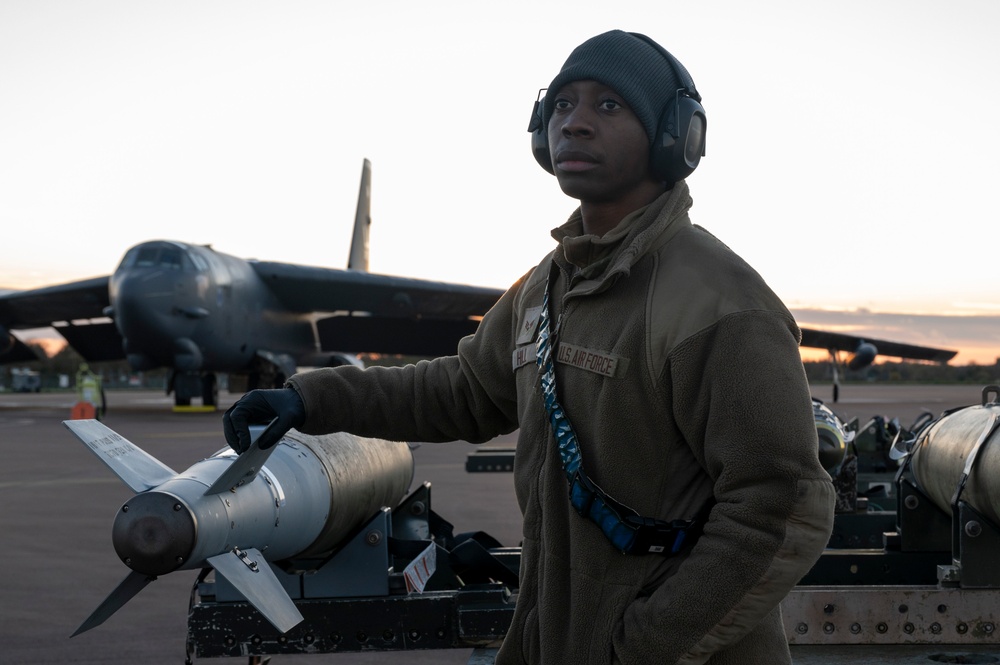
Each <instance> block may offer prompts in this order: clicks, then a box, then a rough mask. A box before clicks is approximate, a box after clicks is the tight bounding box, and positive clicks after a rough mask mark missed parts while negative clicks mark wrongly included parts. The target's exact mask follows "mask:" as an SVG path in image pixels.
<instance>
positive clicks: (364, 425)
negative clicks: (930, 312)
mask: <svg viewBox="0 0 1000 665" xmlns="http://www.w3.org/2000/svg"><path fill="white" fill-rule="evenodd" d="M689 79H690V77H689V76H688V74H687V72H686V71H684V70H683V68H682V67H681V66H680V65H679V63H677V62H676V61H675V60H674V59H673V58H672V56H670V55H669V54H668V53H667V52H666V51H664V50H663V49H662V48H661V47H660V46H659V45H657V44H656V43H655V42H652V41H651V40H649V39H648V38H646V37H644V36H642V35H637V34H633V33H626V32H621V31H617V30H616V31H612V32H608V33H605V34H602V35H598V36H597V37H594V38H592V39H590V40H588V41H587V42H585V43H584V44H582V45H581V46H579V47H578V48H577V49H576V50H574V51H573V53H572V54H571V55H570V57H569V59H568V60H567V61H566V63H565V65H564V66H563V68H562V70H561V71H560V73H559V74H558V75H557V76H556V77H555V79H554V80H553V82H552V84H551V85H550V86H549V88H548V91H547V93H546V95H545V97H544V99H543V100H542V101H541V102H540V103H539V104H537V105H536V108H537V115H536V116H535V118H534V119H533V129H535V130H536V131H535V148H536V158H538V160H539V163H540V164H542V165H543V167H545V168H546V169H547V170H550V171H552V172H554V174H555V175H556V178H557V179H558V181H559V185H560V187H561V188H562V190H563V191H564V192H565V193H566V194H568V195H570V196H572V197H574V198H576V199H578V200H579V201H580V207H579V209H578V210H577V211H576V212H575V213H574V214H573V215H572V216H571V217H570V219H569V221H568V222H566V223H565V224H564V225H563V226H561V227H560V228H558V229H556V230H555V231H554V232H553V237H554V238H555V239H556V240H557V241H558V243H559V244H558V247H557V248H556V249H555V250H554V251H553V252H552V253H551V254H550V255H549V256H547V257H545V259H543V260H542V262H541V263H540V264H539V265H538V267H536V268H535V269H533V270H531V271H530V272H528V273H527V275H525V277H523V278H522V279H521V280H520V281H519V282H517V283H516V284H515V285H514V286H512V287H511V288H510V290H509V291H508V292H507V293H506V294H505V295H504V296H503V297H502V298H501V299H500V301H499V302H498V303H497V304H496V306H494V307H493V309H491V310H490V312H489V313H488V314H487V315H486V316H485V317H484V318H483V321H482V323H481V324H480V326H479V329H478V331H477V333H476V334H475V335H473V336H470V337H467V338H465V339H463V340H462V341H461V342H460V344H459V347H458V353H457V355H455V356H451V357H446V358H438V359H435V360H433V361H421V362H419V363H417V364H416V365H409V366H406V367H398V368H370V369H367V370H362V369H359V368H355V367H340V368H335V369H322V370H317V371H313V372H306V373H302V374H298V375H296V376H293V377H292V378H291V379H290V380H289V382H288V387H287V388H285V389H283V390H276V391H255V392H252V393H249V394H248V395H247V396H245V397H244V398H243V399H242V400H241V401H240V402H238V403H237V404H236V405H234V407H233V409H231V411H230V412H229V413H228V414H227V415H226V418H225V428H226V436H227V439H228V440H229V442H230V444H231V445H232V446H233V447H234V448H236V449H237V450H243V449H245V448H246V447H247V446H249V433H248V431H247V429H246V424H247V422H266V421H268V420H270V419H271V418H272V417H274V416H276V415H277V416H279V417H280V419H281V423H282V426H283V428H285V429H287V427H289V426H294V427H298V428H299V429H300V430H302V431H304V432H307V433H321V432H329V431H337V430H343V431H348V432H352V433H355V434H358V435H362V436H373V437H382V438H388V439H399V440H416V441H450V440H457V439H461V440H466V441H472V442H482V441H487V440H489V439H491V438H493V437H495V436H497V435H500V434H504V433H507V432H511V431H513V430H514V429H515V428H520V430H519V435H518V444H517V460H516V464H515V469H514V476H515V489H516V492H517V498H518V502H519V505H520V508H521V511H522V513H523V515H524V540H523V542H522V550H521V574H520V580H521V582H520V589H519V593H518V598H517V607H516V612H515V615H514V618H513V622H512V625H511V627H510V630H509V632H508V634H507V637H506V639H505V640H504V643H503V646H502V648H501V649H500V652H499V654H498V656H497V660H496V662H497V663H501V664H503V665H508V664H513V663H530V664H532V665H536V664H539V663H542V664H545V665H550V664H555V663H592V664H594V665H610V664H613V663H614V664H617V663H621V664H622V665H639V664H647V663H650V664H652V663H657V664H663V663H685V664H688V663H712V664H713V665H724V664H729V663H732V664H736V663H739V664H740V665H753V664H754V663H760V664H762V665H763V664H765V663H766V664H767V665H774V664H776V663H789V662H790V657H789V652H788V646H787V641H786V638H785V635H784V632H783V628H782V623H781V616H780V612H779V609H778V603H779V602H780V601H781V599H782V598H783V597H784V596H785V594H786V593H787V592H788V591H789V590H790V589H791V588H792V586H793V585H794V584H795V583H796V582H797V581H798V580H799V579H800V577H801V576H802V575H803V574H804V573H805V572H807V571H808V570H809V568H810V567H811V566H812V564H813V563H814V561H815V560H816V558H817V557H818V556H819V554H820V553H821V551H822V549H823V547H824V546H825V544H826V542H827V538H828V537H829V533H830V529H831V527H832V517H833V501H834V493H833V488H832V485H831V483H830V478H829V476H828V475H827V474H826V472H825V471H824V470H823V469H822V467H821V466H820V464H819V462H818V459H817V439H816V430H815V424H814V420H813V415H812V407H811V402H810V396H809V391H808V386H807V384H806V379H805V375H804V371H803V368H802V364H801V360H800V357H799V354H798V335H799V331H798V328H797V327H796V325H795V323H794V321H793V320H792V317H791V315H790V314H789V313H788V311H787V310H786V309H785V307H784V306H783V305H782V303H781V302H780V301H779V300H778V298H777V297H776V296H775V295H774V294H773V293H772V292H771V290H770V289H769V288H768V287H767V286H766V285H765V284H764V282H763V280H762V279H761V278H760V276H759V275H758V274H757V273H756V272H754V271H753V270H752V269H751V268H750V267H749V266H748V265H746V263H744V262H743V261H742V260H741V259H740V258H739V257H737V256H736V255H735V254H733V253H732V252H731V251H730V250H729V249H728V248H727V247H725V245H723V244H722V243H720V242H719V241H718V240H716V239H715V238H714V237H712V236H711V235H710V234H709V233H708V232H706V231H705V230H703V229H701V228H699V227H696V226H693V225H692V224H691V222H690V220H689V218H688V215H687V211H688V208H689V207H690V206H691V198H690V196H689V194H688V188H687V185H686V184H685V182H684V181H683V180H682V179H679V178H678V176H677V174H678V173H680V177H683V175H686V173H689V172H690V171H691V170H692V168H693V166H695V165H697V158H698V157H699V156H700V153H701V151H702V148H703V140H704V135H703V130H704V111H703V109H701V107H700V104H698V103H697V101H698V96H697V92H696V91H695V90H694V85H693V83H691V82H690V80H689ZM681 116H684V117H681ZM680 126H685V127H686V129H680V130H679V129H678V127H680ZM664 128H666V129H664ZM672 143H673V144H678V145H679V146H680V154H678V153H677V150H676V148H677V145H671V144H672ZM689 143H690V145H688V144H689ZM664 146H666V147H667V152H668V153H669V154H667V155H664V154H663V152H664ZM692 148H693V149H692ZM664 162H666V163H664ZM536 350H537V353H536ZM553 361H554V362H553ZM553 424H554V425H555V429H553ZM279 429H280V428H279ZM276 440H277V439H276V437H272V438H271V440H270V441H268V442H264V443H262V445H265V444H272V443H273V442H274V441H276ZM568 490H571V492H568ZM568 494H571V496H568ZM571 501H572V502H573V503H571ZM638 524H645V525H646V526H645V527H643V528H642V529H639V528H637V527H636V525H638Z"/></svg>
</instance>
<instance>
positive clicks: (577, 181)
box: [548, 81, 663, 207]
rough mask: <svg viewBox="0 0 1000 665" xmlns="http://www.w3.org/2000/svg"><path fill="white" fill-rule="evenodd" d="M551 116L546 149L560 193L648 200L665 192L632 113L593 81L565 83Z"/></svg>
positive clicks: (586, 199) (587, 199)
mask: <svg viewBox="0 0 1000 665" xmlns="http://www.w3.org/2000/svg"><path fill="white" fill-rule="evenodd" d="M553 106H554V110H553V112H552V117H551V118H550V119H549V127H548V139H549V153H550V155H551V157H552V165H553V167H554V169H555V175H556V178H557V179H558V180H559V186H560V187H561V188H562V190H563V192H564V193H565V194H566V195H568V196H571V197H573V198H575V199H578V200H580V201H581V202H582V203H626V202H632V201H633V200H635V201H637V203H636V207H640V206H643V205H645V204H647V203H649V202H650V201H651V200H652V199H653V198H655V197H656V196H658V195H659V193H660V192H662V191H663V183H660V182H658V181H657V180H656V179H655V178H654V177H653V176H652V174H651V173H650V169H649V138H648V137H647V136H646V130H645V129H644V128H643V126H642V123H641V122H639V118H638V117H636V115H635V113H633V112H632V110H631V109H630V108H629V107H628V106H627V105H626V104H625V100H624V99H623V98H622V96H621V95H619V94H618V93H617V92H615V91H614V90H613V89H612V88H609V87H608V86H606V85H604V84H603V83H598V82H597V81H573V82H571V83H567V84H566V85H564V86H563V87H562V88H560V89H559V92H558V93H557V94H556V96H555V102H554V105H553Z"/></svg>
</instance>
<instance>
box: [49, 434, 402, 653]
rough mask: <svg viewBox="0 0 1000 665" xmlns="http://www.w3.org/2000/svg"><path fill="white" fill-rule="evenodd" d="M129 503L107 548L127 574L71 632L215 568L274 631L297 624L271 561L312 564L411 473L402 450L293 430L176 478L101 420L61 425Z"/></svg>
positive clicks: (226, 451) (386, 501) (224, 453)
mask: <svg viewBox="0 0 1000 665" xmlns="http://www.w3.org/2000/svg"><path fill="white" fill-rule="evenodd" d="M63 424H64V425H65V426H66V427H67V428H68V429H69V430H70V431H71V432H72V433H73V434H74V435H75V436H76V437H77V438H78V439H80V441H82V442H83V443H84V444H85V445H86V446H87V447H88V448H89V449H90V450H91V451H93V452H94V454H96V455H97V457H98V458H99V459H100V460H101V461H102V462H103V463H104V464H105V465H107V466H108V468H110V469H111V471H113V472H114V473H115V474H116V475H117V476H118V477H119V478H120V479H121V480H122V481H123V482H124V483H125V484H126V485H127V486H128V487H129V488H130V489H131V490H132V491H134V492H136V495H135V496H133V497H132V498H131V499H129V500H128V501H127V502H126V503H125V504H124V505H123V506H122V507H121V508H120V509H119V511H118V514H117V515H116V516H115V520H114V524H113V526H112V531H111V539H112V543H113V544H114V548H115V552H116V553H117V554H118V557H119V558H120V559H121V560H122V562H123V563H124V564H125V565H126V566H127V567H128V568H129V569H130V570H131V572H130V573H129V574H128V576H127V577H126V578H125V579H124V580H123V581H122V582H121V583H120V584H119V585H118V587H116V588H115V590H114V591H112V592H111V594H110V595H108V597H107V598H106V599H105V600H104V601H103V602H102V603H101V604H100V605H99V606H98V607H97V609H96V610H94V612H93V613H92V614H91V615H90V616H89V617H88V618H87V619H86V620H85V621H84V622H83V623H82V624H81V625H80V627H79V628H78V629H77V630H76V632H75V633H73V635H74V636H75V635H79V634H80V633H82V632H84V631H87V630H90V629H91V628H94V627H96V626H99V625H100V624H102V623H103V622H104V621H105V620H107V619H108V618H109V617H110V616H111V615H113V614H114V613H115V612H116V611H118V610H119V609H120V608H121V607H122V606H123V605H125V603H126V602H128V601H129V600H130V599H131V598H133V597H134V596H135V595H136V594H138V593H139V592H140V591H141V590H142V589H143V588H145V587H146V586H147V585H148V584H149V583H150V582H152V581H153V580H155V579H156V578H157V577H158V576H160V575H165V574H167V573H172V572H174V571H177V570H190V569H201V568H206V567H212V568H214V569H215V570H216V572H217V573H218V574H221V575H222V576H223V577H225V578H226V580H228V581H229V582H230V583H231V584H232V585H233V587H234V588H235V589H237V590H238V591H239V592H240V593H241V594H243V596H244V597H245V598H246V599H247V600H248V601H249V602H250V603H251V604H252V605H253V606H254V607H255V608H256V609H257V610H258V611H259V612H260V613H261V614H262V615H263V616H264V617H265V618H266V619H267V620H268V621H270V622H271V624H272V625H273V626H274V627H275V628H276V629H277V630H279V631H280V632H282V633H286V632H288V631H289V630H291V629H292V628H293V627H294V626H295V625H297V624H298V623H300V622H301V621H302V615H301V614H300V613H299V611H298V609H297V608H296V607H295V604H294V603H293V602H292V600H291V598H290V597H289V596H288V593H287V592H286V591H285V590H284V589H283V588H282V586H281V584H280V582H279V581H278V579H277V577H276V576H275V574H274V572H273V571H272V569H271V567H270V565H269V564H270V562H282V561H285V560H287V559H291V558H293V557H294V558H296V559H300V558H301V559H310V558H314V559H316V560H317V561H321V560H322V559H321V557H324V556H325V555H327V554H329V553H331V552H333V551H334V550H335V549H336V547H337V545H338V544H339V543H341V541H343V540H344V539H345V537H347V536H349V535H350V534H351V533H352V531H353V530H355V529H357V528H358V527H360V526H361V525H362V524H363V523H364V522H365V521H366V520H368V519H369V518H371V517H372V515H374V514H376V513H377V512H378V511H379V510H380V509H382V508H383V507H384V506H389V507H392V506H395V505H397V504H398V503H399V502H400V501H401V500H402V498H403V497H404V496H405V494H406V492H407V490H408V489H409V486H410V483H411V482H412V480H413V475H414V466H413V465H414V462H413V455H412V452H411V450H410V447H409V445H408V444H406V443H400V442H393V441H384V440H381V439H369V438H363V437H356V436H352V435H350V434H346V433H337V434H327V435H323V436H309V435H306V434H302V433H300V432H297V431H295V430H291V431H290V432H288V433H287V434H285V436H284V437H283V438H282V439H281V441H279V442H278V443H277V444H276V445H274V446H272V447H270V448H268V449H267V450H261V449H260V448H259V447H258V446H257V444H256V439H257V437H258V436H259V433H260V432H261V430H263V428H262V427H256V428H252V435H253V439H254V442H253V443H252V445H251V446H250V449H249V450H248V451H247V452H245V453H244V454H243V455H239V456H237V455H236V453H235V452H234V451H232V450H231V449H230V448H228V447H227V448H223V449H222V450H220V451H218V452H217V453H215V454H214V455H212V456H211V457H209V458H207V459H204V460H201V461H199V462H197V463H195V464H194V465H192V466H191V467H190V468H188V469H187V470H186V471H183V472H182V473H177V472H176V471H174V470H173V469H171V468H170V467H168V466H167V465H165V464H163V463H162V462H160V461H159V460H157V459H156V458H155V457H153V456H152V455H149V454H148V453H146V452H145V451H143V450H142V449H141V448H139V447H138V446H136V445H135V444H133V443H132V442H130V441H128V440H127V439H126V438H125V437H123V436H121V435H120V434H118V433H117V432H115V431H113V430H111V429H110V428H108V427H107V426H106V425H104V424H102V423H100V422H98V421H97V420H68V421H64V423H63Z"/></svg>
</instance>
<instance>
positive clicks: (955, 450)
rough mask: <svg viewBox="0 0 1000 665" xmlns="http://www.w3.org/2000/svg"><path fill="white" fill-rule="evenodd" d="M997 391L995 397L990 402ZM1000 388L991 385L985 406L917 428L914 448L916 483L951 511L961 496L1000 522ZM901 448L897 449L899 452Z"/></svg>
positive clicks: (978, 406)
mask: <svg viewBox="0 0 1000 665" xmlns="http://www.w3.org/2000/svg"><path fill="white" fill-rule="evenodd" d="M990 392H992V393H993V395H994V399H993V401H988V400H987V395H988V394H989V393H990ZM998 395H1000V387H997V386H987V387H986V388H985V389H984V390H983V403H982V404H981V405H975V406H967V407H964V408H961V409H957V410H954V411H951V412H950V413H946V414H944V415H943V416H941V417H940V418H938V419H937V420H935V421H933V422H931V423H929V424H928V425H927V426H926V427H925V428H924V429H923V430H922V431H920V432H918V434H917V437H916V440H915V441H914V442H913V447H912V449H911V451H910V468H911V469H912V471H913V479H914V480H915V481H916V484H917V487H919V488H920V490H921V491H922V492H923V493H924V494H926V495H927V497H928V498H929V499H930V500H931V501H933V502H934V504H935V505H936V506H937V507H938V508H940V509H941V510H943V511H945V512H946V513H948V514H951V510H952V504H953V503H955V501H956V499H957V498H958V496H959V493H960V494H961V500H962V501H964V502H966V503H967V504H969V505H970V506H972V507H973V508H974V509H976V510H977V511H978V512H979V513H981V514H982V515H983V516H985V517H987V518H989V519H990V520H992V521H993V523H994V524H1000V440H998V439H1000V435H998V434H997V432H998V430H1000V404H998V403H997V401H996V397H997V396H998ZM896 456H899V455H898V452H897V455H896Z"/></svg>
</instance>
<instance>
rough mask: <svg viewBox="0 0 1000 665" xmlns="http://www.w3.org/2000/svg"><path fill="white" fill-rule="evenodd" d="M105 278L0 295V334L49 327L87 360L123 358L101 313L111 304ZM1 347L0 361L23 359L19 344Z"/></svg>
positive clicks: (113, 331)
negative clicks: (7, 350) (5, 351)
mask: <svg viewBox="0 0 1000 665" xmlns="http://www.w3.org/2000/svg"><path fill="white" fill-rule="evenodd" d="M108 280H109V277H107V276H104V277H93V278H90V279H84V280H80V281H76V282H68V283H66V284H58V285H55V286H47V287H43V288H40V289H29V290H26V291H12V292H10V293H5V294H2V295H0V337H2V338H5V339H8V338H9V332H10V331H11V330H24V329H28V328H45V327H50V326H51V327H54V328H55V329H56V330H57V331H58V332H59V334H60V335H62V336H63V337H64V338H65V339H66V341H67V342H68V343H69V345H70V346H72V347H73V348H74V349H76V351H77V352H79V353H80V355H81V356H83V357H84V358H85V359H87V360H88V361H91V362H96V361H101V360H116V359H119V358H124V357H125V356H124V352H123V351H122V340H121V335H119V334H118V331H117V330H116V329H115V326H114V324H113V323H112V322H111V321H110V320H108V319H107V318H106V315H105V313H104V310H105V309H106V308H107V307H108V306H109V305H110V304H111V302H110V300H109V297H108ZM94 319H97V321H94ZM15 342H16V340H15ZM4 346H5V345H4V344H3V343H2V342H0V363H10V362H19V361H20V360H22V359H23V358H21V357H20V356H21V355H22V354H20V353H19V352H18V351H19V349H20V347H21V346H23V345H20V344H19V343H13V344H12V345H11V349H10V350H9V352H8V353H2V350H3V347H4Z"/></svg>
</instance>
